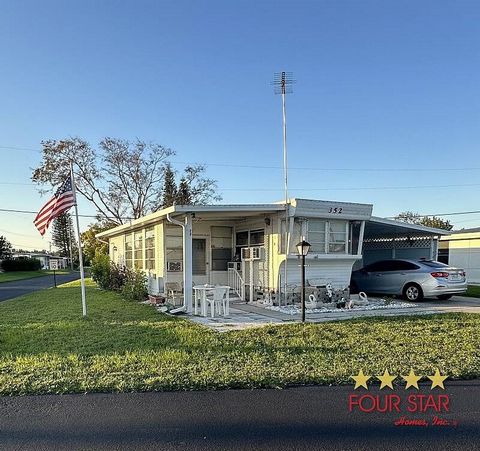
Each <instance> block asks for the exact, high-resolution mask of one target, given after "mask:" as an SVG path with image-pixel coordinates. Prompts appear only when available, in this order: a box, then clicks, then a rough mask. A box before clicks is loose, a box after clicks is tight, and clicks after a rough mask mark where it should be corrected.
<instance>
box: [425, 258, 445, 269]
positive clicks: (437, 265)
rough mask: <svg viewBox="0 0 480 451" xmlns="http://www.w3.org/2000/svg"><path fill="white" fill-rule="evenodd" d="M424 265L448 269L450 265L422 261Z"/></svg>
mask: <svg viewBox="0 0 480 451" xmlns="http://www.w3.org/2000/svg"><path fill="white" fill-rule="evenodd" d="M420 263H421V264H422V265H427V266H430V268H446V267H447V266H448V265H447V264H445V263H441V262H436V261H434V260H420Z"/></svg>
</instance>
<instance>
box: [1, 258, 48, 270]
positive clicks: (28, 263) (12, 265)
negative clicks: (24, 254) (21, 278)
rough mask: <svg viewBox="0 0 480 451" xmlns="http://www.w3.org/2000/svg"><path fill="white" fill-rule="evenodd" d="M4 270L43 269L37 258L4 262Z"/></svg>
mask: <svg viewBox="0 0 480 451" xmlns="http://www.w3.org/2000/svg"><path fill="white" fill-rule="evenodd" d="M1 266H2V269H3V270H4V271H5V272H7V271H38V270H40V269H42V263H41V262H40V260H37V259H36V258H21V259H20V258H18V259H17V258H15V259H7V260H3V261H2V264H1Z"/></svg>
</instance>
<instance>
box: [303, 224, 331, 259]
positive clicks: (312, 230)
mask: <svg viewBox="0 0 480 451" xmlns="http://www.w3.org/2000/svg"><path fill="white" fill-rule="evenodd" d="M326 224H327V222H326V221H322V220H320V219H309V220H308V239H307V241H308V242H309V243H310V252H314V253H317V254H325V252H326V247H325V246H326V233H325V228H326Z"/></svg>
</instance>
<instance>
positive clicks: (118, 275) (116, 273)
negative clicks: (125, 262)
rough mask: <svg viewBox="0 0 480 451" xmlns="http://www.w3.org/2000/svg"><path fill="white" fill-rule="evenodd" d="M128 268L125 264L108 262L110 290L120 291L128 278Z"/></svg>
mask: <svg viewBox="0 0 480 451" xmlns="http://www.w3.org/2000/svg"><path fill="white" fill-rule="evenodd" d="M129 271H130V270H129V269H128V268H126V267H125V266H121V265H117V264H116V263H113V262H112V263H110V288H109V289H110V290H114V291H121V290H122V287H123V286H124V285H125V282H126V281H127V278H128V273H129Z"/></svg>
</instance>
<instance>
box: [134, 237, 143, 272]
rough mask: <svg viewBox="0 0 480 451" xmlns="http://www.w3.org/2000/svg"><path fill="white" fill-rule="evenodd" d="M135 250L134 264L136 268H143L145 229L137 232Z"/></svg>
mask: <svg viewBox="0 0 480 451" xmlns="http://www.w3.org/2000/svg"><path fill="white" fill-rule="evenodd" d="M134 250H135V252H134V259H133V266H134V267H135V269H143V231H142V232H135V235H134Z"/></svg>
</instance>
